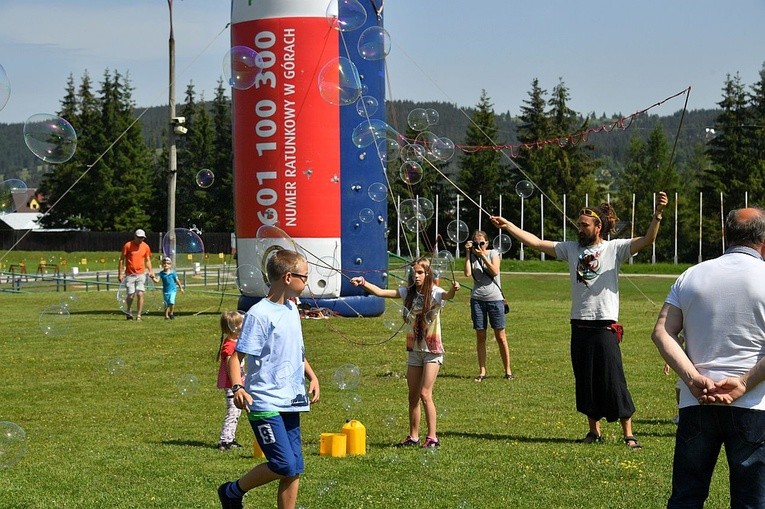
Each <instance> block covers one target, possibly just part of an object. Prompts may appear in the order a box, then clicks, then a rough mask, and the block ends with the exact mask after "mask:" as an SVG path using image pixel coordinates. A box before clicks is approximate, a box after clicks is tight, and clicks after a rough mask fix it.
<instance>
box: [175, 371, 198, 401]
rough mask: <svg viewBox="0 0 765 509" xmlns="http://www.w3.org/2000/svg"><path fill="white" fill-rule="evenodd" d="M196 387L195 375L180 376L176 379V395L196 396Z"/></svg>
mask: <svg viewBox="0 0 765 509" xmlns="http://www.w3.org/2000/svg"><path fill="white" fill-rule="evenodd" d="M198 385H199V380H198V379H197V377H196V375H193V374H191V373H186V374H183V375H181V376H180V377H179V378H178V382H177V383H176V387H177V388H178V394H180V395H181V396H183V397H188V396H193V395H194V394H196V392H197V386H198Z"/></svg>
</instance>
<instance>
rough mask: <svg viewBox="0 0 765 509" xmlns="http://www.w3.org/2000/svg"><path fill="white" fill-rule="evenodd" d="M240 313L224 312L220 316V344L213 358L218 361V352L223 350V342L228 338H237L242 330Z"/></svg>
mask: <svg viewBox="0 0 765 509" xmlns="http://www.w3.org/2000/svg"><path fill="white" fill-rule="evenodd" d="M242 321H243V317H242V313H240V312H239V311H224V312H223V313H221V315H220V344H219V345H218V353H216V354H215V358H216V359H217V360H220V352H221V350H223V341H224V340H225V339H226V338H227V337H229V336H239V331H240V330H241V328H242Z"/></svg>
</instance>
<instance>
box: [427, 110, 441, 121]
mask: <svg viewBox="0 0 765 509" xmlns="http://www.w3.org/2000/svg"><path fill="white" fill-rule="evenodd" d="M425 118H426V119H428V125H435V124H437V123H438V120H439V115H438V112H437V111H436V110H434V109H433V108H428V109H426V110H425Z"/></svg>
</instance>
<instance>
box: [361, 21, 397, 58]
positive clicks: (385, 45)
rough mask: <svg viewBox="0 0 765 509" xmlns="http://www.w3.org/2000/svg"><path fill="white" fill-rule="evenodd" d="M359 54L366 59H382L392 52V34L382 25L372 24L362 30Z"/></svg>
mask: <svg viewBox="0 0 765 509" xmlns="http://www.w3.org/2000/svg"><path fill="white" fill-rule="evenodd" d="M358 50H359V55H361V58H363V59H364V60H382V59H383V58H385V57H386V56H388V53H390V35H389V34H388V32H387V31H386V30H385V29H384V28H383V27H380V26H371V27H369V28H367V29H366V30H364V31H363V32H361V36H360V37H359V43H358Z"/></svg>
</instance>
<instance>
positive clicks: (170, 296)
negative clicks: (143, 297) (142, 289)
mask: <svg viewBox="0 0 765 509" xmlns="http://www.w3.org/2000/svg"><path fill="white" fill-rule="evenodd" d="M176 293H178V292H177V291H176V290H172V291H169V292H163V293H162V297H163V298H164V299H165V306H175V294H176Z"/></svg>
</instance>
